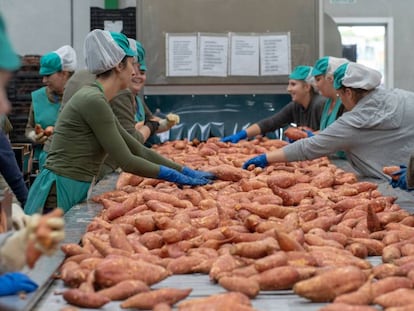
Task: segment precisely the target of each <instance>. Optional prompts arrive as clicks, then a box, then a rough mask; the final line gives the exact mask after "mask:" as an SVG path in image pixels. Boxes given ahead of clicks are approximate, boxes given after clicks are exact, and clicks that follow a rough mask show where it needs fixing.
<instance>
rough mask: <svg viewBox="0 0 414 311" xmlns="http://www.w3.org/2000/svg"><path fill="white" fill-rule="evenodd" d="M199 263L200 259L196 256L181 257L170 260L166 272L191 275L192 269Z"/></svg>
mask: <svg viewBox="0 0 414 311" xmlns="http://www.w3.org/2000/svg"><path fill="white" fill-rule="evenodd" d="M199 263H200V258H199V257H196V256H181V257H178V258H175V259H172V260H171V261H170V262H169V263H168V265H167V270H168V271H169V272H171V274H186V273H191V272H192V268H193V267H194V266H197V265H198V264H199Z"/></svg>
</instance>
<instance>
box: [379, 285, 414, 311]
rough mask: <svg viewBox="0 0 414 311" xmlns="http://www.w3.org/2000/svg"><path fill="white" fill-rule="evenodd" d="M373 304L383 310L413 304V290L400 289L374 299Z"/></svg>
mask: <svg viewBox="0 0 414 311" xmlns="http://www.w3.org/2000/svg"><path fill="white" fill-rule="evenodd" d="M374 303H376V304H378V305H380V306H382V307H383V308H390V307H398V306H404V305H409V304H414V290H413V289H409V288H400V289H396V290H394V291H392V292H388V293H386V294H384V295H381V296H378V297H376V298H375V299H374Z"/></svg>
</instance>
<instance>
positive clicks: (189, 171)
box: [181, 166, 217, 179]
mask: <svg viewBox="0 0 414 311" xmlns="http://www.w3.org/2000/svg"><path fill="white" fill-rule="evenodd" d="M181 173H183V174H184V175H187V176H190V177H192V178H207V179H216V178H217V177H216V175H214V174H213V173H209V172H203V171H196V170H192V169H191V168H189V167H187V166H184V168H183V170H182V171H181Z"/></svg>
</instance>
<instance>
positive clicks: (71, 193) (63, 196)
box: [24, 168, 91, 215]
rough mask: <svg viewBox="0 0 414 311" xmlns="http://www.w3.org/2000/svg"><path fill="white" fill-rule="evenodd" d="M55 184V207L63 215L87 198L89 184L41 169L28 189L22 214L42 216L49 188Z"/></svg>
mask: <svg viewBox="0 0 414 311" xmlns="http://www.w3.org/2000/svg"><path fill="white" fill-rule="evenodd" d="M53 183H56V196H57V207H59V208H61V209H63V210H64V211H65V213H66V212H67V211H68V210H69V209H71V208H72V207H73V206H75V205H76V204H79V203H80V202H82V201H84V200H85V199H86V198H87V195H88V190H89V188H90V186H91V183H90V182H86V181H78V180H74V179H71V178H67V177H63V176H60V175H57V174H55V173H53V172H52V171H50V170H48V169H47V168H45V169H43V170H42V171H41V172H40V173H39V175H38V176H37V177H36V179H35V181H34V183H33V185H32V186H31V187H30V191H29V195H28V197H27V201H26V205H25V206H24V212H25V213H26V214H28V215H33V214H35V213H40V214H42V211H43V206H44V205H45V203H46V199H47V197H48V195H49V192H50V188H51V187H52V185H53Z"/></svg>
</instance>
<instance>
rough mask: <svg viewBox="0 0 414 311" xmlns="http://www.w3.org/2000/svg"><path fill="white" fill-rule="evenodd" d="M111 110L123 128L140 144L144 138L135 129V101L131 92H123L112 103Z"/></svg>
mask: <svg viewBox="0 0 414 311" xmlns="http://www.w3.org/2000/svg"><path fill="white" fill-rule="evenodd" d="M110 104H111V108H112V111H113V112H114V114H115V116H116V117H117V119H118V120H119V123H120V124H121V126H122V127H123V128H124V129H125V130H126V131H127V132H128V133H129V134H131V135H132V136H133V137H134V138H135V139H136V140H138V141H139V142H140V143H144V137H143V136H142V134H141V133H140V132H138V131H137V130H136V129H135V123H136V122H135V112H134V111H135V107H134V106H133V105H135V99H134V97H133V96H132V94H131V92H130V91H129V90H122V91H121V92H119V93H118V94H117V96H115V97H114V98H113V99H112V100H111V102H110Z"/></svg>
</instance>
